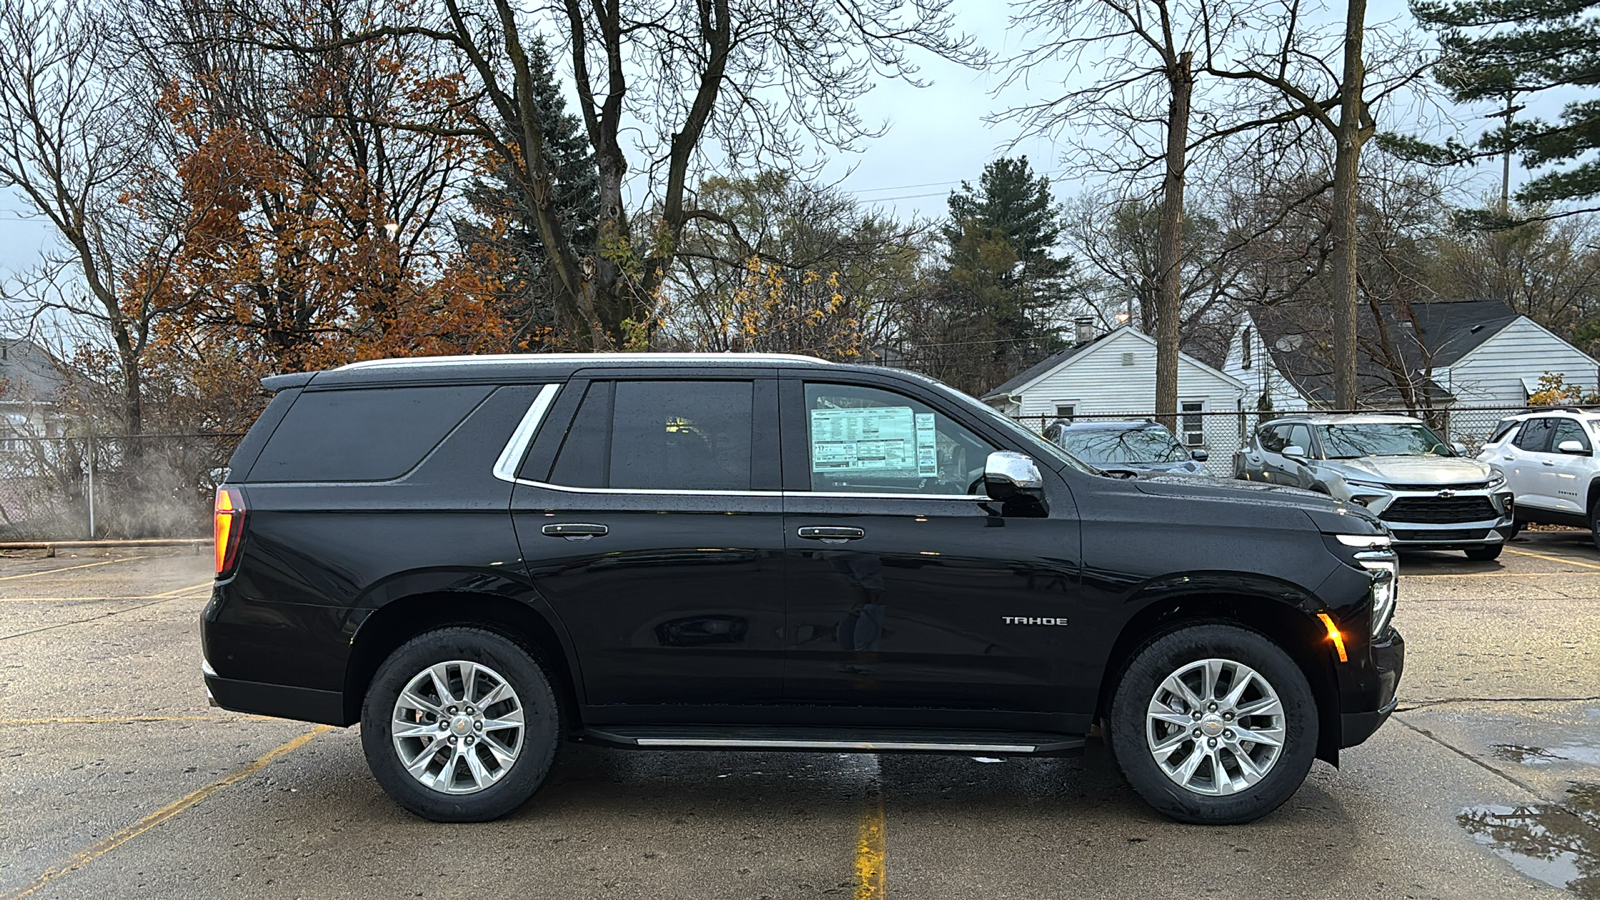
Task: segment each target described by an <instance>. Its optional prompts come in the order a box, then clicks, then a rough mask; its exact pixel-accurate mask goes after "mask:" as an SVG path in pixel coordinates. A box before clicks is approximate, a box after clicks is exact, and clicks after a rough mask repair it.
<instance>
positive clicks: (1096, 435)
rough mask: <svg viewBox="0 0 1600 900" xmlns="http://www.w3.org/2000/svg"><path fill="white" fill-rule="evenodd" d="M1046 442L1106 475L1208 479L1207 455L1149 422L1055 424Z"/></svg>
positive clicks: (1049, 429)
mask: <svg viewBox="0 0 1600 900" xmlns="http://www.w3.org/2000/svg"><path fill="white" fill-rule="evenodd" d="M1044 437H1045V440H1048V441H1050V442H1052V443H1054V444H1055V445H1056V446H1058V447H1060V448H1061V449H1063V450H1065V451H1067V452H1068V453H1070V454H1072V456H1073V458H1074V459H1077V460H1079V461H1081V462H1086V463H1088V464H1089V465H1091V466H1094V467H1095V468H1097V469H1101V470H1105V471H1112V472H1117V471H1127V472H1135V473H1139V474H1163V475H1166V474H1172V475H1208V474H1210V473H1208V472H1207V471H1206V467H1205V466H1202V465H1201V463H1203V462H1205V461H1206V457H1207V454H1206V451H1204V450H1190V449H1189V448H1187V447H1185V446H1184V445H1182V444H1180V443H1178V439H1177V438H1175V437H1173V436H1172V432H1170V431H1168V430H1167V429H1166V428H1164V427H1163V426H1161V425H1160V424H1158V423H1156V422H1153V421H1151V420H1149V419H1140V420H1138V421H1132V422H1066V421H1060V422H1054V423H1052V424H1051V425H1050V426H1049V427H1048V428H1046V429H1045V430H1044Z"/></svg>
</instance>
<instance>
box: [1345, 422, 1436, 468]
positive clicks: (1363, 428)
mask: <svg viewBox="0 0 1600 900" xmlns="http://www.w3.org/2000/svg"><path fill="white" fill-rule="evenodd" d="M1316 428H1317V436H1318V437H1320V438H1322V451H1323V455H1324V456H1325V457H1327V458H1328V459H1355V458H1357V457H1360V456H1455V455H1456V454H1455V451H1453V450H1451V449H1450V445H1449V444H1448V443H1446V442H1445V441H1444V440H1443V439H1442V438H1440V437H1439V436H1438V435H1437V434H1434V433H1433V431H1432V430H1431V429H1430V428H1428V426H1426V425H1424V424H1422V423H1421V422H1367V423H1360V424H1358V423H1351V424H1345V425H1318V426H1316Z"/></svg>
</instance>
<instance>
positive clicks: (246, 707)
mask: <svg viewBox="0 0 1600 900" xmlns="http://www.w3.org/2000/svg"><path fill="white" fill-rule="evenodd" d="M205 679H206V698H207V699H208V700H209V701H210V703H211V705H212V706H220V707H222V708H223V709H226V710H231V711H233V712H238V713H250V714H252V715H257V716H276V717H277V718H280V719H299V720H300V721H302V722H319V723H321V724H323V725H339V726H344V725H349V724H350V723H349V722H348V721H346V720H345V714H344V695H343V694H341V693H339V692H338V691H317V690H312V689H311V688H303V687H289V686H287V685H282V684H262V683H261V682H258V681H238V680H235V679H232V678H219V677H218V676H216V675H212V674H207V675H206V676H205Z"/></svg>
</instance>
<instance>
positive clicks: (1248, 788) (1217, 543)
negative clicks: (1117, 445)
mask: <svg viewBox="0 0 1600 900" xmlns="http://www.w3.org/2000/svg"><path fill="white" fill-rule="evenodd" d="M264 383H265V386H266V387H267V389H268V390H269V391H274V392H276V396H275V397H274V399H273V400H272V403H271V404H270V405H269V406H268V407H267V409H266V411H265V412H264V413H262V415H261V417H260V419H259V421H257V422H256V424H255V426H254V427H253V428H252V429H251V430H250V433H249V434H248V435H247V436H246V437H245V438H244V440H243V441H242V442H241V443H240V445H239V448H238V450H237V452H236V453H235V454H234V456H233V459H232V460H231V462H230V468H229V475H228V477H227V480H226V483H225V484H224V486H223V487H221V488H220V489H219V490H218V493H217V515H216V523H217V581H216V587H215V590H214V591H213V593H212V597H211V600H210V602H209V604H208V605H207V606H206V610H205V614H204V621H203V625H202V632H203V638H204V646H205V658H206V661H205V667H204V672H205V682H206V687H207V689H208V691H209V693H210V695H211V697H212V698H213V703H215V704H218V705H220V706H223V707H225V708H227V709H232V710H237V711H240V712H249V713H261V714H266V715H273V716H283V717H287V718H293V719H303V720H307V721H312V722H325V723H329V724H333V725H341V726H343V725H352V724H354V723H356V722H360V723H361V725H362V729H361V738H362V745H363V747H364V749H365V752H366V756H367V760H368V763H369V764H370V766H371V768H372V771H373V774H374V775H375V776H376V777H377V780H378V782H379V783H380V784H381V785H382V786H383V788H384V789H385V790H386V791H387V792H388V793H389V794H390V796H392V797H393V798H394V799H395V800H396V801H397V802H399V803H400V804H401V805H402V806H404V807H405V808H407V809H409V810H411V811H412V812H414V813H417V814H419V815H421V816H424V817H426V818H430V819H435V820H441V821H481V820H486V819H492V818H495V817H497V816H500V815H503V814H505V813H507V812H509V811H511V810H513V809H515V808H517V807H518V806H519V805H521V804H522V803H523V802H524V801H526V800H527V799H528V798H529V797H530V796H531V795H532V794H533V793H534V792H535V791H536V790H537V789H538V788H539V786H540V784H541V783H542V782H543V781H544V780H545V778H546V776H547V774H548V773H549V771H550V768H551V765H552V763H553V761H554V759H555V756H556V752H557V750H558V749H559V747H560V746H561V745H562V743H563V742H564V741H565V740H569V739H571V740H580V741H586V742H595V743H601V744H609V745H613V746H621V747H635V748H645V749H686V748H710V749H730V748H751V749H761V750H773V749H785V750H814V751H840V750H847V751H848V750H857V751H866V752H884V751H927V752H935V753H955V754H985V755H1001V754H1018V755H1020V754H1065V753H1072V752H1074V751H1078V750H1080V749H1081V748H1082V747H1083V744H1084V741H1085V739H1086V737H1087V736H1088V735H1089V733H1090V730H1091V727H1092V726H1093V725H1094V724H1095V723H1096V722H1100V723H1102V726H1103V727H1104V729H1105V732H1106V736H1107V741H1108V743H1109V745H1110V748H1111V751H1112V754H1113V755H1114V757H1115V759H1116V761H1117V764H1118V766H1119V767H1120V768H1121V770H1122V771H1123V773H1124V774H1125V775H1126V776H1127V778H1128V780H1129V782H1130V783H1131V784H1132V785H1133V787H1134V788H1135V789H1136V790H1137V791H1138V792H1139V793H1140V795H1142V796H1143V797H1144V798H1145V799H1146V800H1147V801H1148V802H1149V803H1150V804H1151V805H1153V806H1154V807H1156V808H1157V809H1159V810H1160V811H1162V812H1164V813H1166V814H1167V815H1170V816H1173V817H1175V818H1178V819H1181V820H1183V821H1189V822H1206V823H1230V822H1244V821H1248V820H1251V819H1254V818H1256V817H1258V816H1261V815H1264V814H1265V813H1267V812H1270V811H1271V810H1273V809H1275V808H1276V807H1277V806H1278V805H1279V804H1281V803H1282V802H1283V801H1284V800H1285V799H1287V798H1288V797H1289V796H1290V795H1291V794H1292V793H1294V791H1295V790H1296V789H1297V788H1298V786H1299V785H1300V783H1301V781H1302V780H1303V779H1304V777H1305V774H1306V772H1307V770H1308V768H1309V767H1310V765H1311V761H1312V758H1313V757H1320V758H1322V759H1325V760H1328V761H1329V762H1337V759H1338V753H1339V750H1340V748H1343V747H1349V746H1352V745H1355V744H1358V743H1360V742H1362V741H1363V740H1365V739H1366V738H1367V737H1368V736H1369V735H1371V734H1372V733H1373V731H1374V730H1376V729H1377V728H1378V726H1379V725H1380V724H1382V722H1383V721H1384V719H1385V718H1386V717H1387V716H1388V714H1389V712H1390V711H1391V710H1392V709H1393V708H1394V705H1395V687H1396V684H1397V682H1398V680H1399V677H1400V670H1401V665H1402V660H1403V656H1404V645H1403V643H1402V641H1401V638H1400V635H1399V634H1398V633H1397V632H1396V631H1395V629H1394V628H1393V627H1392V626H1391V624H1390V619H1391V617H1392V614H1393V611H1394V600H1395V593H1396V586H1397V585H1396V581H1395V572H1396V570H1395V561H1394V560H1395V558H1394V555H1393V553H1392V551H1391V550H1390V548H1389V540H1388V537H1387V536H1386V535H1385V533H1384V530H1383V528H1382V527H1381V526H1380V525H1379V524H1378V523H1377V521H1376V520H1375V519H1374V518H1373V517H1372V516H1371V514H1370V513H1368V512H1367V511H1365V510H1363V509H1361V508H1359V507H1356V506H1351V505H1348V504H1344V503H1340V502H1338V501H1336V500H1333V499H1330V498H1327V497H1320V496H1317V495H1312V494H1309V493H1304V492H1300V491H1294V490H1290V489H1285V488H1277V487H1271V486H1264V485H1249V484H1244V483H1237V482H1236V483H1219V482H1217V481H1216V480H1214V479H1212V480H1204V479H1186V478H1181V477H1177V476H1161V477H1143V476H1141V477H1137V478H1113V477H1108V476H1106V475H1102V474H1100V473H1098V471H1097V470H1095V469H1092V468H1089V467H1086V466H1084V465H1083V464H1082V463H1078V462H1076V461H1075V460H1073V459H1072V458H1071V457H1070V456H1068V455H1066V454H1065V453H1063V452H1062V451H1060V450H1059V449H1057V448H1055V447H1053V446H1051V445H1050V444H1049V443H1047V442H1045V441H1043V440H1041V439H1040V438H1038V437H1037V436H1036V435H1034V434H1032V433H1031V432H1029V431H1027V430H1025V429H1023V428H1020V427H1018V426H1017V425H1015V424H1014V423H1012V422H1011V421H1010V420H1009V419H1007V418H1005V417H1004V416H1001V415H999V414H998V413H996V412H994V411H993V410H990V409H989V408H988V407H985V406H984V405H982V404H980V403H978V402H977V401H975V400H973V399H971V398H969V397H967V396H965V395H962V394H959V393H957V392H955V391H953V390H951V389H949V388H947V387H945V386H943V385H940V384H939V383H937V382H934V381H931V380H928V379H925V378H922V377H919V376H916V375H911V374H908V373H904V372H897V371H892V370H886V369H880V368H869V367H863V366H852V365H836V364H830V363H824V362H820V361H818V360H814V359H808V358H803V357H784V356H766V355H756V354H750V355H742V354H741V355H716V356H712V355H670V354H669V355H638V354H627V355H621V354H619V355H579V356H553V355H552V356H542V355H541V356H513V357H478V358H438V359H412V360H385V361H378V362H367V363H357V364H355V365H350V366H345V367H343V368H339V369H332V370H328V371H323V372H316V373H311V374H297V375H279V376H274V377H272V378H268V379H266V381H265V382H264Z"/></svg>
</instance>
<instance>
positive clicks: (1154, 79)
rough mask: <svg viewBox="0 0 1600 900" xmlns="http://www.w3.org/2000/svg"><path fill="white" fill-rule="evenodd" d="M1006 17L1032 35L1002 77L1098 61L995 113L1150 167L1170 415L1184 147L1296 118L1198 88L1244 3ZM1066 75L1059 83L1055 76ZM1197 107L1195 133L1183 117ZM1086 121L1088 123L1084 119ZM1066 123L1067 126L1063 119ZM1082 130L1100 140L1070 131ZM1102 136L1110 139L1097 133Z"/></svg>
mask: <svg viewBox="0 0 1600 900" xmlns="http://www.w3.org/2000/svg"><path fill="white" fill-rule="evenodd" d="M1017 9H1018V12H1017V14H1016V15H1014V16H1013V18H1012V22H1013V26H1014V27H1020V28H1025V29H1026V30H1027V31H1028V33H1029V34H1030V35H1039V36H1041V37H1042V40H1041V41H1040V43H1039V44H1038V45H1037V46H1034V47H1031V48H1029V49H1027V50H1025V51H1024V52H1023V53H1021V54H1020V55H1019V56H1017V57H1015V58H1014V59H1012V60H1011V72H1010V75H1009V76H1008V82H1007V83H1011V82H1014V81H1018V80H1021V79H1023V78H1026V77H1028V76H1029V75H1031V74H1033V73H1035V72H1037V71H1038V69H1039V67H1040V66H1041V65H1042V64H1045V63H1051V64H1059V63H1063V62H1064V63H1067V64H1069V65H1070V67H1071V69H1072V70H1074V71H1076V70H1079V69H1089V70H1092V71H1094V72H1095V73H1096V75H1095V77H1094V78H1093V79H1092V80H1091V83H1090V84H1089V85H1088V86H1087V87H1082V88H1075V89H1071V90H1067V91H1065V92H1064V93H1063V94H1061V95H1060V96H1058V97H1055V98H1052V99H1049V100H1045V101H1042V102H1040V103H1036V104H1031V105H1026V106H1022V107H1018V108H1014V109H1011V110H1008V111H1006V112H1005V113H1003V114H1001V115H1000V116H999V117H998V118H1000V119H1009V120H1015V121H1018V122H1021V123H1022V124H1023V125H1024V126H1025V127H1026V129H1027V130H1028V131H1030V132H1033V133H1044V134H1066V135H1068V139H1069V141H1072V142H1073V143H1074V144H1075V145H1076V146H1075V150H1074V152H1073V153H1072V154H1071V155H1070V156H1069V158H1071V159H1073V160H1074V161H1075V162H1077V163H1078V165H1079V166H1080V167H1082V168H1086V169H1089V170H1094V171H1098V172H1101V173H1107V174H1112V175H1114V176H1118V177H1120V178H1124V179H1129V180H1132V181H1134V182H1136V183H1137V182H1140V181H1145V180H1148V179H1150V178H1151V177H1152V174H1153V173H1155V172H1159V175H1160V181H1159V186H1158V187H1156V188H1155V189H1154V192H1153V193H1154V196H1155V197H1156V198H1157V199H1156V201H1155V204H1156V205H1157V206H1158V207H1159V214H1158V215H1157V217H1156V220H1155V229H1154V230H1155V235H1154V238H1155V256H1156V260H1155V266H1154V268H1153V271H1152V276H1153V278H1152V282H1151V285H1150V295H1151V297H1152V299H1153V300H1154V315H1153V317H1152V318H1153V322H1152V323H1147V326H1148V324H1153V325H1154V330H1155V338H1156V394H1155V398H1154V399H1155V407H1156V415H1157V416H1158V417H1160V418H1161V419H1162V421H1163V422H1164V423H1166V424H1167V425H1168V427H1170V428H1175V427H1176V422H1177V419H1176V416H1177V407H1178V352H1179V343H1180V341H1181V338H1182V332H1181V325H1182V309H1183V302H1184V296H1185V290H1184V286H1183V284H1182V281H1183V261H1184V250H1183V239H1184V233H1185V227H1184V188H1185V185H1186V182H1187V178H1188V171H1189V167H1190V154H1191V152H1192V151H1194V150H1196V149H1197V148H1200V147H1202V146H1205V145H1208V144H1210V143H1213V142H1218V141H1221V140H1223V139H1225V138H1227V137H1229V136H1231V135H1234V134H1238V133H1242V132H1247V131H1250V130H1252V129H1254V128H1258V127H1261V126H1262V125H1265V124H1275V123H1279V122H1284V121H1289V120H1292V119H1294V118H1296V117H1297V116H1298V115H1299V114H1298V113H1291V114H1282V113H1274V114H1271V115H1269V116H1268V117H1267V120H1266V121H1261V120H1259V119H1258V118H1257V117H1255V116H1251V115H1248V114H1246V111H1245V110H1243V109H1240V108H1238V107H1237V106H1236V105H1235V104H1233V103H1232V102H1231V100H1229V99H1227V98H1223V97H1218V96H1215V95H1211V96H1206V95H1205V94H1204V93H1203V92H1202V96H1201V98H1200V100H1201V103H1200V106H1199V108H1198V110H1197V107H1196V99H1197V98H1196V90H1197V86H1199V82H1198V79H1199V77H1200V76H1201V75H1205V74H1207V73H1210V72H1212V71H1213V69H1214V67H1215V65H1216V60H1215V57H1216V56H1217V55H1218V54H1222V53H1225V52H1227V51H1228V50H1229V49H1230V48H1229V46H1228V36H1229V35H1230V34H1231V33H1232V32H1233V31H1234V30H1236V29H1242V28H1245V27H1248V26H1249V25H1250V14H1251V11H1252V9H1253V4H1249V3H1243V2H1235V0H1022V2H1020V3H1019V4H1018V5H1017ZM1063 86H1065V84H1064V85H1063ZM1196 119H1198V126H1199V127H1198V134H1196V133H1195V132H1196V129H1195V128H1194V127H1192V123H1193V122H1194V121H1195V120H1196ZM1085 126H1087V127H1085ZM1069 128H1070V129H1072V131H1070V132H1069V131H1068V129H1069ZM1073 134H1080V135H1086V136H1092V137H1093V138H1098V139H1099V140H1098V141H1096V140H1092V139H1088V138H1082V137H1073V136H1071V135H1073ZM1107 139H1109V140H1110V144H1111V147H1112V149H1110V150H1109V151H1108V150H1107V149H1106V145H1105V144H1104V143H1101V141H1105V140H1107Z"/></svg>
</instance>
